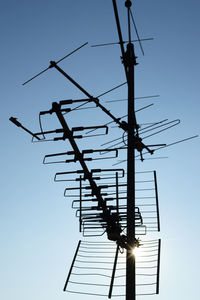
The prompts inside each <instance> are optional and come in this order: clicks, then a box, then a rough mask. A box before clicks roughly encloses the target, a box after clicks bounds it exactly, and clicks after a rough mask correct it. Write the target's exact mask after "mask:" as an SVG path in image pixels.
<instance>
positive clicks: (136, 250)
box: [132, 247, 140, 256]
mask: <svg viewBox="0 0 200 300" xmlns="http://www.w3.org/2000/svg"><path fill="white" fill-rule="evenodd" d="M132 254H133V255H134V256H138V255H140V249H139V248H137V247H135V248H133V250H132Z"/></svg>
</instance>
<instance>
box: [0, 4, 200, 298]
mask: <svg viewBox="0 0 200 300" xmlns="http://www.w3.org/2000/svg"><path fill="white" fill-rule="evenodd" d="M117 3H118V8H119V14H120V20H121V24H122V29H123V33H124V35H125V36H126V12H125V9H124V4H123V3H124V1H120V0H118V1H117ZM199 9H200V3H199V1H197V0H191V1H180V0H177V1H172V0H170V1H158V0H152V1H147V0H146V1H145V0H144V1H138V0H137V1H133V12H134V16H135V21H136V23H137V27H138V30H139V33H140V36H141V38H147V37H153V38H154V41H149V42H144V43H143V47H144V51H145V56H144V57H143V56H142V55H141V52H140V50H139V48H138V46H137V45H136V49H135V50H136V55H137V56H138V62H139V65H138V66H137V68H136V96H138V97H139V96H147V95H155V94H159V95H160V97H159V98H157V99H156V100H153V99H152V100H153V101H150V100H141V102H137V103H136V105H137V107H141V106H143V105H146V104H149V103H152V102H154V106H153V107H151V108H149V109H148V110H146V111H143V112H141V113H139V114H138V121H139V122H151V121H158V120H162V119H165V118H169V120H173V119H177V118H178V119H181V124H180V125H179V127H176V128H175V129H172V130H170V131H169V132H167V133H165V134H163V135H162V134H161V135H159V136H158V137H157V138H156V142H159V143H165V142H166V143H170V142H174V141H176V140H180V139H182V138H186V137H189V136H192V135H196V134H199V129H200V126H199V112H200V105H199V70H200V61H199V53H200V43H199V38H198V37H199V28H200V21H199ZM0 14H1V17H0V36H1V74H2V75H1V103H2V108H1V111H2V116H1V120H0V122H1V130H2V145H1V167H2V172H1V173H2V179H1V182H2V187H1V209H0V211H1V218H0V222H1V231H2V232H1V245H2V246H1V258H0V261H1V272H0V282H1V298H2V299H4V300H10V299H13V298H15V299H20V300H25V299H28V300H32V299H38V300H40V299H47V298H48V299H49V300H53V299H54V300H55V299H58V300H60V299H67V298H69V297H70V299H72V298H73V299H78V297H72V296H71V295H70V294H65V293H63V292H62V288H63V284H64V281H65V278H66V274H67V272H68V269H69V266H70V264H71V260H72V257H73V254H74V250H75V248H76V245H77V242H78V240H79V239H80V238H81V236H80V235H79V233H78V223H77V220H76V219H75V217H74V212H73V211H72V210H71V204H70V202H69V201H67V200H66V199H65V198H64V197H63V190H64V188H65V185H64V184H56V183H54V182H53V177H54V174H55V172H56V171H58V170H59V168H58V167H57V166H56V167H54V166H44V165H42V160H43V156H44V155H45V154H48V153H54V152H56V151H58V152H59V151H60V152H62V151H64V149H66V148H65V144H64V143H60V144H54V145H53V144H48V143H47V144H45V143H41V144H37V143H35V144H32V143H31V142H30V138H29V136H28V135H26V134H25V133H24V132H22V131H21V130H20V129H18V128H16V127H14V126H13V125H12V124H11V123H9V121H8V119H9V117H10V116H15V117H18V118H19V121H21V122H22V123H23V124H24V125H25V126H27V128H29V129H31V130H33V131H37V130H38V128H39V125H38V112H39V111H40V110H47V109H49V108H50V105H51V102H52V101H57V100H60V99H68V98H69V99H70V98H74V99H76V98H79V97H82V94H81V92H79V91H78V90H77V89H76V88H75V87H73V86H72V85H71V84H70V83H69V82H67V81H66V79H64V78H63V77H62V76H61V75H60V74H58V73H57V72H56V70H49V71H48V72H46V73H45V74H43V75H41V77H39V78H37V79H35V80H34V81H32V82H31V83H30V84H28V85H26V86H22V83H23V82H24V81H26V80H27V79H29V78H30V77H31V76H33V75H34V74H36V73H37V72H40V71H41V70H42V69H43V68H46V67H48V65H49V61H50V60H52V59H53V60H58V59H60V58H61V57H62V56H64V55H66V54H67V53H69V52H70V51H72V50H74V49H75V48H76V47H78V46H80V45H81V44H83V43H84V42H88V43H89V45H88V46H86V47H84V48H83V49H82V50H80V51H79V52H77V53H76V54H74V55H73V56H71V57H70V58H68V59H66V60H65V61H63V62H62V63H61V64H60V66H61V67H62V68H63V69H64V70H65V71H66V72H68V73H69V74H70V75H71V76H72V77H73V78H75V80H77V81H78V82H79V83H80V84H81V85H82V86H83V87H84V88H85V89H86V90H88V92H90V93H91V94H92V95H94V96H95V95H99V94H101V93H103V92H104V91H107V90H109V89H110V88H112V87H113V86H115V85H118V84H120V83H122V82H124V80H125V77H124V72H123V68H122V65H121V62H120V58H119V57H120V49H119V46H118V45H116V46H108V47H99V48H91V47H90V46H91V45H93V44H97V43H106V42H115V41H117V31H116V26H115V20H114V14H113V9H112V3H111V1H110V0H101V1H98V0H95V1H92V0H85V1H80V0H79V1H72V0H68V1H56V2H55V1H47V0H44V1H38V0H36V1H14V0H12V1H2V2H1V9H0ZM123 97H126V89H125V88H121V89H119V90H117V91H116V92H113V93H110V94H108V97H105V98H102V100H111V99H114V98H117V99H120V98H123ZM105 105H106V104H105ZM108 108H109V109H111V110H112V111H113V113H115V114H116V115H117V113H118V112H119V111H121V110H123V109H125V105H123V107H122V106H121V104H116V105H115V106H114V105H113V106H108ZM83 112H84V114H83V113H80V114H77V115H76V116H75V117H71V119H70V124H72V125H73V124H77V122H78V121H79V122H80V123H81V124H79V125H83V124H87V122H90V123H92V122H94V120H95V118H96V117H95V115H93V117H92V111H89V110H88V111H87V110H86V111H83ZM97 118H99V119H100V121H102V123H104V121H105V122H107V121H108V119H107V117H105V118H104V116H103V115H102V114H99V115H97ZM101 118H102V119H101ZM89 120H90V121H89ZM77 125H78V124H77ZM86 145H87V146H88V145H89V144H87V143H86ZM160 156H168V159H164V160H149V161H148V160H147V161H145V162H144V163H143V164H142V163H140V162H138V165H137V168H138V169H139V170H154V169H156V170H157V174H158V183H159V198H160V213H161V234H160V235H159V237H161V238H162V257H161V259H162V260H161V291H160V295H159V296H155V298H157V299H160V300H166V299H179V298H181V299H183V300H184V299H188V298H191V299H193V298H197V293H198V291H197V287H198V278H199V268H198V262H199V250H200V243H199V234H200V232H199V228H200V221H199V209H200V206H199V188H198V187H199V169H200V165H199V139H196V140H191V141H190V142H186V143H183V144H178V145H176V146H174V147H171V148H168V149H166V150H163V152H162V153H161V152H160ZM65 168H66V167H65V166H62V169H63V170H64V169H65Z"/></svg>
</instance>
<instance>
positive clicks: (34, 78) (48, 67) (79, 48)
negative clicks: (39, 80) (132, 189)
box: [22, 42, 88, 85]
mask: <svg viewBox="0 0 200 300" xmlns="http://www.w3.org/2000/svg"><path fill="white" fill-rule="evenodd" d="M87 44H88V42H86V43H84V44H83V45H81V46H80V47H78V48H76V49H75V50H73V51H72V52H70V53H69V54H67V55H65V56H64V57H63V58H61V59H59V60H58V61H57V62H56V64H57V63H59V62H61V61H62V60H63V59H65V58H66V57H68V56H70V55H72V54H73V53H74V52H76V51H78V50H79V49H81V48H82V47H84V46H85V45H87ZM50 68H51V67H50V66H49V67H48V68H46V69H44V70H43V71H41V72H40V73H38V74H37V75H35V76H33V77H32V78H30V79H29V80H27V81H25V82H24V83H23V84H22V85H25V84H27V83H28V82H30V81H32V80H33V79H35V78H36V77H38V76H40V75H41V74H43V73H44V72H46V71H47V70H48V69H50Z"/></svg>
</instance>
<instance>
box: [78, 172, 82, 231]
mask: <svg viewBox="0 0 200 300" xmlns="http://www.w3.org/2000/svg"><path fill="white" fill-rule="evenodd" d="M79 188H80V202H79V209H80V216H79V232H81V227H82V176H80V186H79Z"/></svg>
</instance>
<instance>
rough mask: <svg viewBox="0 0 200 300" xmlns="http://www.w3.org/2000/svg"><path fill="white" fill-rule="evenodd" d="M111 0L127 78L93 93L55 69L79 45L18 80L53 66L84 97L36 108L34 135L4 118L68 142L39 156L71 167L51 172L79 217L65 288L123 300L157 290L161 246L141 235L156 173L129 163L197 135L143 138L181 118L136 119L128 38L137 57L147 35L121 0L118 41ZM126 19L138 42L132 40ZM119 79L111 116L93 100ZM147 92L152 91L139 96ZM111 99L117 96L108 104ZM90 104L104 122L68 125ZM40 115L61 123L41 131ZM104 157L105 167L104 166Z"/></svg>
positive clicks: (156, 225)
mask: <svg viewBox="0 0 200 300" xmlns="http://www.w3.org/2000/svg"><path fill="white" fill-rule="evenodd" d="M112 3H113V9H114V14H115V20H116V26H117V31H118V36H119V42H117V44H119V45H120V49H121V59H122V63H123V66H124V71H125V77H126V82H124V83H122V84H119V85H117V86H116V87H113V88H111V89H110V90H109V91H106V92H104V93H102V94H101V95H99V96H96V97H94V96H92V95H91V94H90V93H89V92H88V91H86V90H85V89H84V88H83V87H82V86H81V85H80V84H79V83H77V82H76V81H75V80H74V79H73V78H72V77H71V76H70V75H69V74H67V73H66V72H65V71H64V70H63V69H61V68H60V67H59V66H58V64H59V63H60V62H61V61H62V60H63V59H65V58H67V57H69V56H70V55H71V54H73V53H74V52H76V51H77V50H79V49H80V48H82V47H83V46H85V45H86V44H87V43H85V44H83V45H81V46H80V47H78V48H77V49H75V50H74V51H72V52H71V53H69V54H67V55H65V56H64V57H63V58H62V59H60V60H58V61H56V62H55V61H51V62H50V65H49V67H48V68H46V69H44V70H43V71H41V72H40V73H38V74H37V75H35V76H33V77H32V78H31V79H29V80H27V81H26V82H25V83H24V85H25V84H27V83H29V82H30V81H31V80H33V79H35V78H36V77H38V76H39V75H41V74H42V73H44V72H46V71H47V70H48V69H50V68H55V69H56V70H57V71H58V72H59V73H61V74H62V75H63V76H64V77H65V78H66V79H67V80H69V81H70V82H71V83H72V84H73V85H74V86H75V87H76V88H78V89H79V90H80V91H81V92H82V93H83V94H84V97H85V98H83V99H67V100H60V101H58V102H53V103H52V106H51V108H50V109H49V110H46V111H41V112H40V113H39V121H40V131H39V132H36V133H32V132H31V131H30V130H28V129H27V128H26V127H24V126H23V125H22V124H21V123H20V122H18V121H17V119H16V118H14V117H11V118H10V121H12V122H13V123H14V124H15V125H16V126H18V127H21V128H22V129H23V130H25V131H26V132H28V133H29V134H31V135H32V142H49V141H53V142H56V141H61V142H62V141H68V142H69V145H70V149H67V151H64V152H60V153H53V154H47V155H45V157H44V160H43V163H44V164H64V165H65V164H67V166H68V165H72V167H71V169H70V171H69V170H67V171H62V172H61V171H60V172H57V173H56V174H55V177H54V181H55V182H65V183H66V188H65V190H64V196H65V197H67V198H68V199H70V200H71V205H72V209H74V210H75V215H76V217H77V218H78V220H79V231H80V232H82V234H83V237H84V239H83V241H79V243H78V246H77V249H76V252H75V255H74V259H73V262H72V265H71V268H70V270H69V273H68V276H67V279H66V282H65V285H64V291H68V292H71V293H79V294H86V295H93V296H98V295H99V296H106V297H108V298H111V297H112V296H115V297H117V296H125V297H126V299H127V300H130V299H131V300H134V299H136V296H137V295H153V294H158V293H159V274H160V251H161V240H160V239H157V240H146V239H145V238H144V239H143V237H144V236H146V235H147V234H148V233H151V232H159V231H160V215H159V202H158V186H157V174H156V171H154V170H153V171H142V172H137V171H136V170H135V161H136V160H141V161H142V162H143V161H144V160H145V159H152V158H154V159H155V158H163V157H156V156H155V157H154V156H153V157H152V155H153V154H155V151H158V150H161V149H165V148H166V147H168V146H171V145H174V144H176V143H180V142H182V141H185V140H187V139H191V138H194V137H196V136H194V137H190V138H186V139H184V140H181V141H175V142H172V143H170V144H155V143H154V142H150V143H146V140H147V141H148V139H152V138H154V136H155V135H157V134H160V133H161V132H163V131H166V130H168V129H171V128H173V127H174V126H177V125H178V124H179V123H180V120H170V121H169V120H168V119H164V120H160V121H155V122H150V123H145V124H139V123H138V122H137V118H136V117H137V113H138V112H140V111H142V110H144V109H148V108H149V107H150V106H152V105H153V104H148V105H146V106H143V107H141V108H139V109H136V108H135V99H136V97H135V92H134V69H135V66H136V65H137V62H136V56H135V53H134V44H133V41H134V42H139V45H140V49H141V51H142V54H143V55H144V50H143V47H142V43H141V42H142V41H143V40H151V39H152V38H150V39H140V37H139V34H138V30H137V27H136V24H135V21H134V18H133V14H132V12H131V1H128V0H127V1H125V6H126V9H127V16H128V41H124V40H123V37H122V32H121V27H120V20H119V16H118V9H117V5H116V1H115V0H112ZM131 22H132V25H133V28H134V30H135V33H136V36H137V40H132V37H131V34H132V26H131ZM110 44H115V42H114V43H109V45H110ZM103 45H104V46H105V45H106V44H103ZM125 45H126V49H125V47H124V46H125ZM94 46H99V45H94ZM101 46H102V44H101ZM125 84H127V87H128V97H127V99H122V100H117V101H127V103H128V112H126V114H125V115H118V116H115V115H114V114H113V113H112V110H110V109H107V108H106V106H104V102H102V101H100V99H99V98H100V97H102V96H105V95H107V94H108V93H110V92H112V91H113V90H116V89H117V88H120V87H121V86H123V85H125ZM152 97H158V95H154V96H144V97H138V98H152ZM115 101H116V99H115V100H112V101H107V102H110V103H111V102H112V103H114V102H115ZM107 102H105V103H107ZM88 105H89V106H88ZM111 105H112V104H111ZM90 108H93V109H95V110H98V111H101V112H103V113H104V114H105V115H106V116H107V117H108V118H109V122H107V123H106V124H93V125H92V126H89V125H87V124H86V125H85V126H82V125H81V126H80V125H79V124H78V126H77V127H71V126H70V125H69V121H68V116H69V115H72V114H76V113H77V111H79V110H82V109H90ZM47 115H48V116H50V117H52V118H53V117H56V119H57V120H58V121H59V124H60V127H59V128H57V129H54V128H53V129H52V128H49V129H48V130H44V129H43V126H42V124H43V119H44V118H45V117H46V116H47ZM75 118H76V117H75ZM84 121H86V120H84ZM85 123H87V122H85ZM113 125H114V127H113ZM94 138H95V139H96V140H95V144H94V140H93V139H94ZM102 138H103V142H102ZM85 139H89V140H91V141H92V143H93V148H87V149H84V144H85ZM98 141H99V146H98V147H97V146H96V145H97V143H98ZM94 145H95V146H94ZM104 160H105V161H106V164H103V161H104ZM77 165H79V167H77ZM96 166H98V167H96ZM105 235H106V236H107V241H105V240H104V241H102V239H100V238H99V241H97V237H100V236H105ZM85 237H86V238H88V240H85ZM91 237H95V241H94V240H91V239H89V238H91ZM141 238H142V240H141ZM137 249H139V250H138V251H139V253H138V254H136V251H137Z"/></svg>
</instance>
